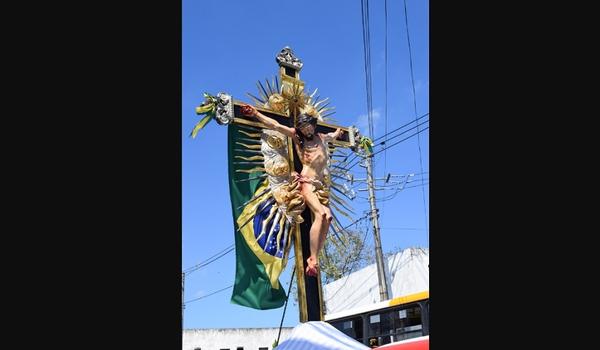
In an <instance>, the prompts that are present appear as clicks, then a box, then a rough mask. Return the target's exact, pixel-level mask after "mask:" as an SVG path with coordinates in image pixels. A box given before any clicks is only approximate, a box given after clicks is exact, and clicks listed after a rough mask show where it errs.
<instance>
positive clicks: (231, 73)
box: [181, 0, 429, 328]
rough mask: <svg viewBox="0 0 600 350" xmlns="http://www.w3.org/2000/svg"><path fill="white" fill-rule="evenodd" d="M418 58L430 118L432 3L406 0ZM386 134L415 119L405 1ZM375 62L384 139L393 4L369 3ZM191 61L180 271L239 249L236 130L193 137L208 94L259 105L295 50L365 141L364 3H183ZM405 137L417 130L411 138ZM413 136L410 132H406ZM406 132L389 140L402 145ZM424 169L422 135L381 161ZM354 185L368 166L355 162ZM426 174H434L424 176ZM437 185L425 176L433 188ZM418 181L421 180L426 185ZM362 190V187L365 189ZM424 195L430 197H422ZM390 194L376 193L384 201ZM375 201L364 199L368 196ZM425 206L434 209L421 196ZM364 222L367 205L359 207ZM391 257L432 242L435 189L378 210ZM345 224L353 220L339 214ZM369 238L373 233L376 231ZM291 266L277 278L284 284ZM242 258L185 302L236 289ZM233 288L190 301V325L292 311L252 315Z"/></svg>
mask: <svg viewBox="0 0 600 350" xmlns="http://www.w3.org/2000/svg"><path fill="white" fill-rule="evenodd" d="M406 4H407V10H408V26H409V31H410V39H411V46H412V55H413V68H414V79H415V89H416V99H417V113H418V114H419V115H422V114H424V113H427V112H429V2H428V0H406ZM387 12H388V59H387V62H388V69H387V76H388V99H387V101H388V102H387V128H388V131H391V130H393V129H395V128H397V127H399V126H401V125H403V124H406V123H408V122H410V121H411V120H414V118H415V111H414V106H413V93H412V85H411V77H410V68H409V58H408V57H409V55H408V45H407V38H406V25H405V18H404V3H403V1H401V0H388V4H387ZM369 14H370V32H371V66H372V73H371V74H372V86H373V97H372V99H373V117H374V130H375V131H374V132H375V138H377V137H379V136H381V135H383V134H384V131H385V125H386V123H385V90H384V87H385V85H384V82H385V80H384V79H385V61H384V58H385V55H384V52H385V51H384V48H385V46H384V45H385V16H384V1H383V0H379V1H375V0H371V1H370V9H369ZM182 16H183V23H182V35H183V54H182V59H183V61H182V67H183V77H182V84H183V86H182V89H183V96H182V116H181V118H182V124H183V129H182V130H181V133H182V138H183V150H182V157H183V159H182V164H183V169H182V187H183V193H182V200H183V203H182V207H183V213H182V214H183V218H182V220H183V222H182V226H183V233H182V252H183V253H182V254H183V256H182V265H183V268H184V269H185V268H188V267H190V266H192V265H195V264H198V263H200V262H202V261H205V260H206V259H207V258H209V257H210V256H212V255H214V254H216V253H218V252H219V251H222V250H223V249H224V248H226V247H228V246H230V245H231V244H232V243H233V222H232V217H231V206H230V202H229V188H228V184H227V179H228V175H227V129H226V127H224V126H219V125H217V124H216V123H215V122H214V121H211V122H210V123H209V124H208V125H207V126H206V127H205V128H204V129H203V130H201V131H200V132H199V134H198V136H197V137H196V139H193V140H192V139H191V138H190V137H189V133H190V131H191V130H192V128H193V127H194V125H195V124H196V123H197V122H198V121H199V120H200V117H199V116H197V115H196V114H195V107H196V106H198V105H199V104H200V103H201V102H202V101H203V97H202V93H203V92H205V91H206V92H208V93H211V94H214V95H216V94H217V93H218V92H221V91H223V92H227V93H229V94H231V95H233V97H234V98H236V99H239V100H243V101H247V102H250V98H249V97H247V95H246V93H248V92H250V93H252V94H255V95H256V92H257V88H256V81H257V80H262V81H264V79H265V78H269V79H271V78H272V77H274V76H275V75H276V74H277V70H278V66H277V63H276V62H275V56H276V54H277V53H278V52H279V51H280V50H281V49H282V48H283V47H284V46H286V45H288V46H290V47H291V48H292V49H293V51H294V53H295V54H296V55H297V56H298V57H299V58H300V59H301V60H302V61H303V62H304V67H303V69H302V71H301V72H300V78H301V79H302V80H304V81H305V83H306V85H307V88H308V89H309V90H310V91H312V90H314V89H315V88H318V89H319V94H320V95H321V97H322V98H324V97H329V98H330V101H331V105H332V106H335V108H336V114H335V115H334V116H333V117H334V118H336V119H337V120H338V122H339V123H340V124H342V125H344V126H349V125H356V126H358V127H359V128H360V129H361V132H362V134H364V135H366V134H368V128H367V122H366V120H367V117H366V115H367V103H366V92H365V72H364V55H363V42H362V22H361V2H360V1H359V0H336V1H331V0H330V1H283V0H279V1H274V0H257V1H242V0H235V1H233V0H183V14H182ZM406 135H408V134H406ZM406 135H404V136H406ZM401 138H402V137H398V138H396V139H395V140H393V141H390V142H389V143H390V144H391V143H393V142H395V141H398V140H400V139H401ZM420 144H421V156H422V162H423V171H425V172H429V130H425V131H424V132H422V133H421V134H420ZM384 167H385V168H386V169H387V172H391V173H393V174H409V173H420V172H421V171H420V161H419V147H418V144H417V137H412V138H410V139H409V140H407V141H404V142H402V143H400V144H398V145H396V146H394V147H392V148H390V149H389V150H388V151H387V161H384V154H383V153H381V154H379V155H377V156H376V157H375V172H376V175H377V177H382V176H383V174H384ZM352 172H353V173H354V176H355V178H364V177H365V176H366V174H365V169H364V168H361V167H359V166H355V167H354V168H353V169H352ZM426 178H429V175H428V174H426ZM427 182H428V181H426V183H427ZM418 184H420V182H415V183H413V184H412V185H413V186H414V185H418ZM364 187H365V186H364V185H363V186H357V187H356V188H364ZM422 188H423V189H424V190H425V191H424V194H425V196H423V191H422ZM391 193H392V192H389V191H388V192H387V193H386V194H384V193H383V191H378V192H377V194H376V195H377V196H378V197H379V198H383V197H384V195H388V196H389V195H390V194H391ZM359 196H364V197H366V192H359ZM424 199H425V208H426V212H425V208H424V204H423V201H424ZM351 204H352V205H353V207H354V209H355V212H356V213H357V217H358V216H360V215H362V212H363V211H364V210H366V209H367V208H368V203H367V201H366V200H363V199H360V198H357V199H355V200H354V201H353V202H351ZM378 207H379V209H380V211H381V216H380V226H381V228H382V229H381V241H382V246H383V250H384V251H389V250H392V249H394V248H407V247H413V246H420V247H428V245H429V240H428V236H427V232H426V230H425V228H426V214H425V213H427V218H428V217H429V185H425V186H424V187H418V186H417V187H413V188H406V189H404V190H403V191H401V192H399V193H398V194H397V195H396V196H395V197H394V198H393V199H391V200H388V201H385V202H381V203H378ZM342 221H343V222H347V221H345V219H342ZM368 239H369V240H370V241H371V242H372V235H369V236H368ZM292 267H293V260H291V261H290V264H288V267H287V268H286V270H285V271H284V273H283V274H282V276H281V278H280V281H281V282H282V284H283V285H284V287H286V289H287V285H288V282H289V279H290V274H291V271H292ZM234 278H235V252H232V253H229V254H227V255H225V256H224V257H223V258H221V259H219V260H217V261H215V262H214V263H211V264H210V265H208V266H206V267H204V268H202V269H200V270H197V271H195V272H193V273H192V274H190V275H189V276H188V278H186V284H185V297H184V299H185V300H191V299H195V298H198V297H201V296H203V295H207V294H209V293H211V292H214V291H216V290H219V289H222V288H225V287H228V286H230V285H232V284H233V280H234ZM230 297H231V289H228V290H226V291H224V292H220V293H217V294H214V295H211V296H208V297H206V298H203V299H200V300H198V301H194V302H190V303H188V304H187V305H186V310H185V319H184V328H237V327H243V328H245V327H278V326H279V322H280V320H281V315H282V312H283V308H280V309H276V310H267V311H261V310H254V309H250V308H245V307H241V306H239V305H234V304H231V303H230V302H229V299H230ZM297 323H298V308H297V306H295V305H294V304H293V303H292V302H290V304H289V305H288V309H287V311H286V315H285V321H284V326H290V327H291V326H295V325H296V324H297Z"/></svg>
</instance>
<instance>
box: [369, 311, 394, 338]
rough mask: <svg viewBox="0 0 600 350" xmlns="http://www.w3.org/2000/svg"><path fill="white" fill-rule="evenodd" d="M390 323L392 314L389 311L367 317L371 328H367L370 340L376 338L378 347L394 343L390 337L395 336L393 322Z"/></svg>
mask: <svg viewBox="0 0 600 350" xmlns="http://www.w3.org/2000/svg"><path fill="white" fill-rule="evenodd" d="M390 321H391V319H390V312H388V311H384V312H378V313H373V314H369V315H368V316H367V322H369V326H368V327H367V329H368V331H369V334H368V337H369V339H373V338H376V339H377V344H378V345H384V344H387V343H390V342H392V338H391V337H390V336H391V335H392V334H393V330H392V322H390Z"/></svg>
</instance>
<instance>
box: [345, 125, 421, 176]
mask: <svg viewBox="0 0 600 350" xmlns="http://www.w3.org/2000/svg"><path fill="white" fill-rule="evenodd" d="M424 123H426V122H424ZM424 123H422V124H424ZM412 129H415V127H413V128H411V129H409V130H412ZM427 129H429V127H426V128H424V129H421V130H420V131H419V132H416V133H414V134H412V135H409V136H407V137H405V138H403V139H402V140H400V141H398V142H396V143H393V144H391V145H389V146H387V147H385V148H382V149H380V150H378V151H377V152H375V153H373V154H372V156H373V157H374V156H375V155H376V154H379V153H381V151H384V150H386V149H388V148H391V147H393V146H396V145H397V144H399V143H401V142H404V141H406V140H408V139H409V138H411V137H413V136H415V135H417V134H419V133H421V132H423V131H425V130H427ZM404 133H405V132H403V133H402V134H404ZM402 134H400V135H402ZM397 136H399V135H397ZM394 137H396V136H394ZM380 145H381V144H380ZM361 160H362V159H359V160H357V161H356V162H354V163H353V164H352V165H350V166H348V168H346V171H348V170H350V169H352V168H353V167H355V166H356V164H358V163H360V161H361Z"/></svg>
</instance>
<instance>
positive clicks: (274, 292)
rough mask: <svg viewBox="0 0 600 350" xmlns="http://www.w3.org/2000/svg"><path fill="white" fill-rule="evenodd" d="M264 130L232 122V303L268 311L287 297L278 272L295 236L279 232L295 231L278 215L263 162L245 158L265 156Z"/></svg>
mask: <svg viewBox="0 0 600 350" xmlns="http://www.w3.org/2000/svg"><path fill="white" fill-rule="evenodd" d="M260 133H261V130H260V129H255V128H250V127H247V126H243V125H238V124H230V125H229V126H228V157H229V193H230V197H231V209H232V213H233V221H234V229H235V232H234V235H235V252H236V275H235V284H234V287H233V295H232V297H231V302H232V303H234V304H238V305H242V306H247V307H251V308H254V309H261V310H265V309H275V308H278V307H281V306H283V304H284V302H285V300H286V295H285V292H284V290H283V287H282V286H281V284H280V283H279V275H280V274H281V271H282V270H283V268H284V267H285V262H286V261H287V252H289V246H290V242H289V241H290V240H291V235H289V234H287V235H286V234H285V233H284V234H281V233H282V232H284V231H287V232H290V231H291V230H290V229H289V224H288V223H286V221H285V218H284V217H281V216H280V215H279V214H277V213H278V211H277V208H276V205H277V203H276V202H275V200H274V199H273V196H271V195H270V194H269V191H268V188H269V187H268V178H267V177H265V176H262V175H264V174H265V170H264V167H263V164H262V163H261V162H260V161H258V162H256V163H253V162H252V161H246V160H257V159H259V158H260V157H261V156H262V154H261V153H260ZM243 140H248V141H243ZM261 176H262V177H261ZM263 193H264V194H263ZM261 194H263V195H261ZM257 195H260V196H258V197H257V198H255V199H254V200H251V199H253V198H254V197H255V196H257Z"/></svg>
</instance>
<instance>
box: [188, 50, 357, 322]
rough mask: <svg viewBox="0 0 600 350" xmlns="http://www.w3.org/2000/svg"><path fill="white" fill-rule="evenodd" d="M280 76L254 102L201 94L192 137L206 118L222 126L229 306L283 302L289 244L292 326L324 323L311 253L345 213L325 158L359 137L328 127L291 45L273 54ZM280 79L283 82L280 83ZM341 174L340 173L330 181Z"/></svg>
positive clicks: (325, 110)
mask: <svg viewBox="0 0 600 350" xmlns="http://www.w3.org/2000/svg"><path fill="white" fill-rule="evenodd" d="M276 61H277V63H278V65H279V74H278V77H275V79H274V80H272V82H269V80H267V81H266V88H265V86H264V85H263V84H262V83H261V82H259V83H258V84H257V85H258V90H259V96H258V97H257V96H255V95H252V94H249V96H250V97H251V98H252V100H253V102H254V105H251V104H248V103H244V102H241V101H237V100H234V99H233V98H232V97H231V96H230V95H228V94H226V93H219V94H218V95H217V96H212V95H209V94H206V93H205V95H204V96H205V99H206V100H205V102H204V103H203V104H202V105H201V106H199V107H197V108H196V112H197V114H205V115H206V116H205V117H204V118H203V119H202V120H201V121H200V122H199V123H198V124H197V125H196V127H195V128H194V130H193V131H192V136H193V137H195V136H196V134H197V133H198V132H199V130H200V129H202V128H203V127H204V126H205V125H206V123H207V122H208V121H210V120H211V119H214V120H216V121H217V123H219V124H221V125H228V129H229V130H228V137H229V142H228V143H229V146H228V147H229V152H228V154H229V188H230V197H231V203H232V212H233V218H234V227H235V245H236V279H235V283H234V290H233V295H232V298H231V301H232V303H235V304H239V305H243V306H248V307H252V308H256V309H271V308H277V307H280V306H282V305H283V303H284V302H285V300H286V298H287V297H286V295H285V292H284V291H283V288H282V287H281V285H280V283H279V275H280V274H281V271H282V270H283V268H285V265H286V263H287V261H288V260H289V259H290V258H289V252H290V250H291V242H292V240H293V241H294V256H295V264H296V270H295V271H297V287H298V303H299V309H300V321H301V322H306V321H318V320H323V300H322V291H321V283H320V269H319V252H320V251H321V250H322V249H323V245H324V244H325V239H326V237H327V233H328V232H329V231H330V230H331V231H332V232H333V233H334V234H338V233H340V232H342V231H343V228H342V227H341V226H342V225H341V224H340V222H339V220H338V218H337V217H336V212H338V213H340V214H342V215H346V216H348V214H347V213H346V212H345V211H344V210H343V209H342V208H345V209H347V210H348V205H347V203H346V202H345V201H344V200H343V199H342V198H341V197H340V196H338V195H336V194H335V193H333V191H331V190H332V189H334V190H336V191H337V192H338V193H341V194H342V195H346V193H345V191H343V190H340V186H339V185H337V184H336V181H335V178H336V175H335V173H334V171H332V169H331V163H332V162H333V160H332V159H331V157H330V156H331V155H332V154H333V152H336V151H337V150H339V149H340V148H350V149H352V150H356V148H357V147H360V144H361V142H360V141H361V140H360V139H359V138H360V136H359V135H358V130H357V129H356V128H355V127H349V128H346V127H341V126H337V125H334V124H331V123H329V122H328V118H329V117H330V116H331V115H332V114H333V113H332V112H331V110H332V108H331V107H328V103H326V102H327V100H328V99H324V100H320V97H319V96H315V95H316V92H317V91H316V90H315V91H313V92H312V93H311V94H308V93H307V92H306V91H305V89H304V82H303V81H302V80H300V70H301V69H302V66H303V63H302V61H301V60H300V59H298V58H297V57H296V56H295V55H294V53H293V52H292V50H291V49H290V48H289V47H285V48H284V49H282V50H281V52H280V53H279V54H278V55H277V57H276ZM280 82H281V84H280ZM337 177H338V178H339V176H337Z"/></svg>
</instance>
